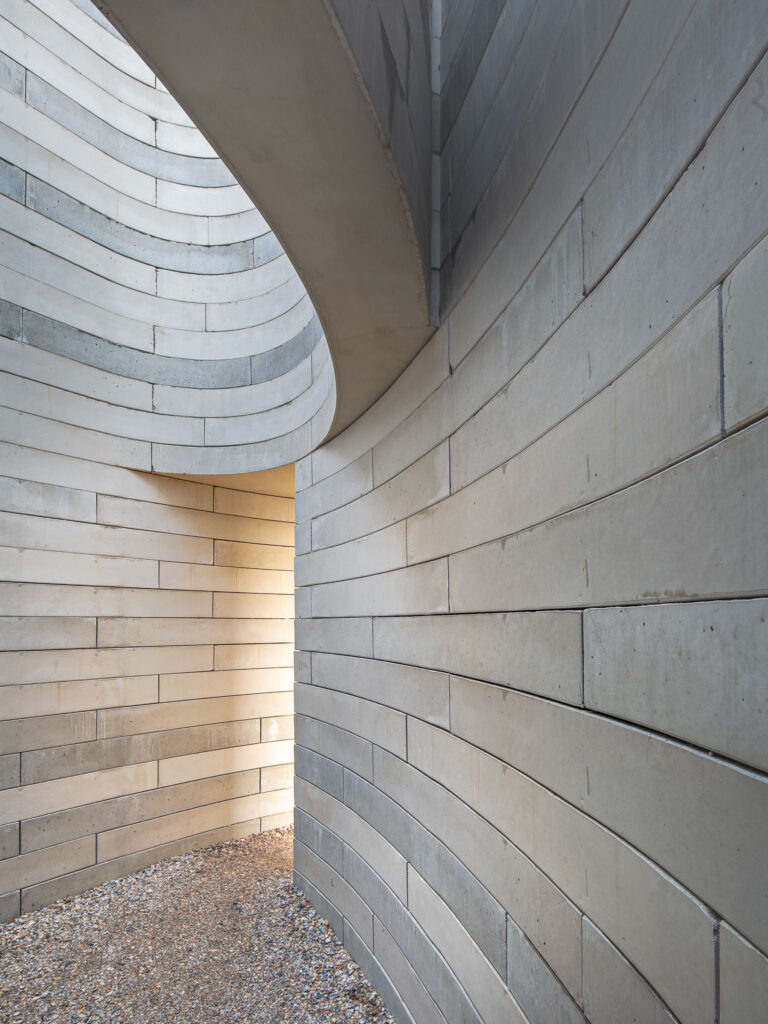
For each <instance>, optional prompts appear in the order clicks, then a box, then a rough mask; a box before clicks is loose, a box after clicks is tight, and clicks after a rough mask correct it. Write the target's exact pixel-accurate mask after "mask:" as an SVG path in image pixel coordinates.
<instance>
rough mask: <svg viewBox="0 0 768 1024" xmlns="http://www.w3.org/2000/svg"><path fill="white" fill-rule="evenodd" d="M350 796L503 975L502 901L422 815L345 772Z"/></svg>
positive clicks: (346, 791) (348, 800)
mask: <svg viewBox="0 0 768 1024" xmlns="http://www.w3.org/2000/svg"><path fill="white" fill-rule="evenodd" d="M374 778H375V774H374ZM344 800H345V802H346V803H347V804H348V805H349V806H350V807H352V809H353V810H354V811H356V813H357V814H359V815H360V817H361V818H364V819H365V820H366V821H367V822H368V823H369V824H370V825H372V826H373V827H374V828H375V829H376V830H377V832H380V833H381V835H383V836H384V837H385V838H386V839H388V840H389V842H390V843H391V844H392V845H393V846H394V847H395V848H396V849H398V850H399V851H400V852H401V853H402V855H403V856H404V857H405V859H406V860H407V861H408V862H409V863H410V864H413V866H414V867H415V868H416V870H417V871H419V873H420V874H422V875H423V877H424V878H425V879H426V880H427V881H428V882H429V884H430V885H431V886H432V888H433V889H434V890H435V892H437V893H438V894H439V895H440V896H442V898H443V899H444V900H445V901H446V903H447V904H448V906H449V907H450V908H451V910H453V912H454V913H455V914H456V916H457V917H458V918H459V920H460V921H461V922H462V924H463V925H464V927H465V928H466V929H467V931H468V932H469V934H470V935H471V936H472V937H473V938H474V940H475V942H477V944H478V946H479V947H480V949H481V950H482V951H483V953H484V954H485V955H486V957H487V958H488V959H489V960H490V962H491V963H492V964H493V965H494V966H495V968H496V970H497V971H498V972H499V974H500V975H503V974H504V972H505V970H506V967H505V963H504V949H505V946H506V939H505V929H506V918H505V914H504V910H503V908H502V906H501V904H500V903H499V902H498V901H497V900H496V899H494V897H493V896H491V894H490V893H489V892H488V890H487V889H486V888H485V887H484V886H482V885H481V884H480V883H479V882H478V881H477V879H476V878H475V877H474V875H472V874H471V872H470V871H469V870H468V869H467V868H466V867H465V866H464V865H463V864H462V863H461V861H460V860H459V859H458V858H457V857H456V856H454V854H452V853H451V852H450V850H449V849H448V847H447V846H445V845H444V844H443V843H441V842H440V841H439V840H438V839H436V838H435V837H434V836H433V835H432V834H431V833H430V832H428V831H427V829H426V828H424V826H423V825H421V824H419V822H418V821H417V820H416V818H414V817H412V815H410V814H408V813H407V812H406V811H405V810H403V809H402V808H401V807H399V806H398V804H396V803H395V801H394V800H392V799H391V798H390V797H388V796H386V795H385V794H384V793H383V792H381V791H379V790H378V789H373V788H372V787H371V786H369V785H368V784H367V783H366V782H364V781H363V780H362V779H360V778H358V777H357V776H353V775H351V774H350V773H349V772H346V773H345V780H344Z"/></svg>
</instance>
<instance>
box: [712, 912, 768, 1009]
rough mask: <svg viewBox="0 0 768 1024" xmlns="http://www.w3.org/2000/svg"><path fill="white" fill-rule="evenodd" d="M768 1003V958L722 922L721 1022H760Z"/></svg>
mask: <svg viewBox="0 0 768 1024" xmlns="http://www.w3.org/2000/svg"><path fill="white" fill-rule="evenodd" d="M766 1006H768V959H766V957H765V956H764V955H763V954H762V953H760V952H759V951H758V950H757V949H755V947H754V946H751V945H750V944H749V943H748V942H746V941H745V940H744V939H743V938H742V936H741V935H739V934H738V933H737V932H735V931H734V930H733V929H732V928H730V927H729V926H728V925H727V924H726V923H725V921H723V922H722V924H721V925H720V1022H721V1024H747V1021H759V1020H761V1019H762V1017H763V1016H764V1015H765V1008H766Z"/></svg>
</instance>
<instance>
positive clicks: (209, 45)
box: [99, 0, 432, 440]
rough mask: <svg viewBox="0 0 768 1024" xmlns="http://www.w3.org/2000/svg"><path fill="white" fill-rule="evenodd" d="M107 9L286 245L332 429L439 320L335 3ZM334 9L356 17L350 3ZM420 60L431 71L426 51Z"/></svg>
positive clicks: (118, 5) (176, 3)
mask: <svg viewBox="0 0 768 1024" xmlns="http://www.w3.org/2000/svg"><path fill="white" fill-rule="evenodd" d="M99 6H100V7H101V8H102V9H103V10H104V11H105V12H106V13H107V15H108V16H109V18H110V19H111V20H112V21H113V22H114V24H115V25H117V27H118V28H119V29H120V31H121V32H122V33H123V34H124V35H125V36H126V38H128V39H130V41H131V42H132V43H133V45H134V46H135V47H136V49H137V50H138V52H139V53H140V54H141V55H142V56H143V57H144V59H145V60H146V61H147V63H148V64H149V65H150V67H153V68H154V69H156V70H157V71H158V72H159V73H160V77H161V79H162V81H163V82H164V83H165V85H166V86H167V87H168V89H169V90H170V91H171V93H172V94H173V95H174V96H177V97H179V98H180V100H181V101H182V103H183V105H184V109H185V110H186V111H187V113H188V114H189V116H190V117H191V118H192V119H193V121H194V122H195V124H196V125H198V126H199V128H200V129H201V131H202V132H203V133H204V134H205V136H206V138H207V139H208V140H209V141H210V143H211V144H212V146H213V147H214V149H215V150H216V152H217V153H219V154H220V155H221V157H222V158H223V159H224V160H225V162H226V163H227V165H228V166H229V167H230V168H231V169H232V171H233V173H234V174H235V175H236V176H237V179H238V181H239V182H240V184H241V185H242V186H243V188H244V189H245V191H246V192H247V193H248V195H250V196H251V197H252V198H253V200H254V202H256V203H258V206H259V209H260V210H262V211H263V212H264V215H265V217H266V218H267V220H268V221H269V224H270V225H271V227H272V228H273V229H274V231H275V233H276V234H277V236H278V238H279V239H280V241H281V243H282V244H283V245H284V246H285V249H286V251H287V252H288V254H289V255H290V257H291V260H292V262H293V264H294V266H295V267H296V269H297V270H298V272H299V275H300V276H301V279H302V281H303V282H304V284H305V285H306V287H307V290H308V292H309V295H310V296H311V298H312V302H313V303H314V305H315V308H316V309H317V311H318V314H319V316H320V320H321V322H322V324H323V327H324V329H325V332H326V335H327V337H328V341H329V345H330V348H331V354H332V357H333V363H334V369H335V372H336V380H337V391H338V407H337V411H336V415H335V417H334V420H333V426H332V433H337V432H338V431H339V430H341V429H342V428H344V427H345V426H347V425H348V424H349V423H351V422H352V421H353V420H355V419H356V418H357V417H358V416H359V415H360V414H361V413H362V412H364V411H365V410H366V409H367V408H368V407H369V406H370V404H371V403H372V402H373V401H374V400H375V399H376V398H378V397H379V396H380V395H381V394H382V392H383V391H385V390H386V389H387V388H388V387H389V385H390V384H391V383H392V382H393V381H394V380H395V378H396V377H397V376H398V374H399V373H400V372H401V371H402V370H403V369H404V367H405V366H406V365H407V364H408V363H409V362H410V360H411V359H412V358H413V356H414V355H415V354H416V353H417V352H418V350H419V349H420V348H421V346H422V345H423V343H424V341H425V340H426V339H427V338H428V337H429V335H430V333H431V332H432V329H431V328H430V327H429V326H428V310H427V291H426V287H425V282H424V271H423V262H422V252H421V251H420V248H419V242H418V240H417V235H416V232H415V231H414V226H413V221H412V218H411V212H410V209H409V204H408V200H407V198H406V195H405V192H406V191H407V188H406V189H404V187H403V184H402V179H401V174H403V173H404V171H403V168H401V167H400V166H398V164H397V163H396V161H395V159H394V158H393V155H392V152H393V150H392V146H394V145H395V143H394V142H393V141H392V140H390V139H388V138H387V137H385V134H384V132H383V130H382V127H381V126H380V124H379V122H378V120H377V117H376V113H375V111H374V108H373V106H372V100H371V99H369V97H368V94H367V91H366V89H365V88H364V86H363V84H362V82H361V75H360V72H359V71H358V69H357V67H356V65H355V64H354V62H353V59H352V58H351V55H350V52H349V43H348V42H347V39H346V37H345V35H344V31H343V29H342V28H341V26H340V25H339V23H338V21H337V20H336V17H335V15H334V14H333V12H332V10H331V9H330V5H328V4H326V3H324V2H323V0H266V2H260V3H257V4H254V3H251V2H250V0H235V2H233V3H228V4H227V8H226V14H225V16H223V17H221V18H220V19H218V20H217V23H216V29H215V31H211V24H210V14H211V12H210V7H209V5H208V4H206V3H202V2H198V3H191V4H190V3H187V2H186V0H165V2H163V3H162V4H157V3H151V2H143V0H142V2H138V3H137V2H134V0H131V2H123V0H109V2H102V3H100V4H99ZM340 17H341V18H342V21H344V20H351V21H352V22H354V17H353V14H352V13H349V14H348V15H346V14H345V11H343V10H342V12H341V15H340ZM419 57H420V64H421V66H422V68H423V67H424V65H425V64H426V59H427V57H426V52H422V53H421V54H420V55H419ZM393 88H394V86H393ZM386 128H387V131H388V130H389V126H386ZM395 148H396V147H395ZM423 244H426V243H423ZM318 440H319V439H318Z"/></svg>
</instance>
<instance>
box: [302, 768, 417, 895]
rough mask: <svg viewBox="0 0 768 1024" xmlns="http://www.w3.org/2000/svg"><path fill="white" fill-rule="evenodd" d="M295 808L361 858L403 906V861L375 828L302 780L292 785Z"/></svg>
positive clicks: (404, 865)
mask: <svg viewBox="0 0 768 1024" xmlns="http://www.w3.org/2000/svg"><path fill="white" fill-rule="evenodd" d="M295 796H296V806H297V807H300V808H301V809H302V810H304V811H306V812H307V814H309V815H311V816H312V817H313V818H314V819H315V820H316V821H319V822H321V823H322V824H323V825H324V826H325V827H326V828H329V829H330V830H331V831H332V832H335V833H336V835H337V836H338V837H339V839H341V840H342V841H343V842H345V843H346V844H347V846H349V847H351V849H353V850H354V851H355V853H356V854H358V856H360V857H362V858H363V860H364V861H366V863H367V864H369V865H370V867H372V868H373V870H374V871H375V872H376V874H377V875H378V876H379V878H381V879H382V880H383V881H384V882H385V883H386V885H388V886H389V888H390V889H391V890H392V892H393V893H394V894H395V895H396V896H397V898H398V899H399V900H401V901H402V902H403V903H405V902H406V898H407V884H406V861H405V857H403V856H402V854H400V853H399V852H398V851H397V850H396V849H395V848H394V846H392V844H391V843H389V842H387V840H386V839H384V837H383V836H381V835H380V834H379V833H378V832H377V831H376V829H375V828H372V826H371V825H369V824H368V822H367V821H364V820H363V819H362V818H361V817H360V816H359V815H357V814H355V812H354V811H353V810H351V809H350V808H349V807H347V806H346V805H345V804H343V803H341V802H340V801H339V800H336V799H335V798H334V797H332V796H330V795H329V794H328V793H326V792H324V791H323V790H322V789H318V788H317V786H313V785H312V783H310V782H306V781H305V780H304V779H299V778H297V779H296V782H295Z"/></svg>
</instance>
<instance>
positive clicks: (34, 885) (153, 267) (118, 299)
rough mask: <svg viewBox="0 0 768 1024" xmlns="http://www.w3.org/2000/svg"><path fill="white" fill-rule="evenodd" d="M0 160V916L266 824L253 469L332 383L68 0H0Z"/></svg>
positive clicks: (287, 597)
mask: <svg viewBox="0 0 768 1024" xmlns="http://www.w3.org/2000/svg"><path fill="white" fill-rule="evenodd" d="M0 157H2V160H0V545H2V546H1V547H0V580H1V582H0V916H1V917H2V918H3V919H5V918H8V917H12V916H14V915H15V914H17V913H18V912H19V910H22V911H26V910H30V909H32V908H34V907H37V906H40V905H43V904H46V903H49V902H51V901H53V900H55V899H57V898H59V897H61V896H64V895H67V894H69V893H73V892H77V891H81V890H83V889H85V888H88V887H90V886H92V885H95V884H97V883H98V882H100V881H102V880H104V879H106V878H113V877H116V876H119V875H122V874H125V873H127V872H130V871H133V870H135V869H136V868H138V867H140V866H142V865H144V864H147V863H150V862H152V861H154V860H157V859H159V858H161V857H163V856H167V855H170V854H172V853H178V852H181V851H182V850H186V849H190V848H192V847H194V846H199V845H203V844H206V843H210V842H215V841H219V840H221V839H226V838H230V837H233V836H237V835H243V834H248V833H250V832H253V831H258V830H259V829H261V828H269V827H271V826H273V825H277V824H282V823H285V822H288V821H290V820H291V810H292V769H291V762H292V756H293V754H292V727H293V720H292V701H293V697H292V681H293V676H292V651H293V622H292V618H293V572H292V570H293V520H294V513H293V489H294V487H293V467H292V465H288V466H286V467H284V468H282V469H269V468H267V467H274V466H280V465H281V463H283V462H290V461H291V460H292V459H293V458H294V457H295V456H297V455H303V454H305V453H306V452H307V451H308V450H309V449H310V447H311V446H312V444H313V443H314V442H315V441H316V440H317V438H318V437H319V436H321V434H322V432H323V430H324V429H325V427H324V424H327V423H329V422H330V418H331V416H332V412H333V404H334V386H333V376H332V372H331V367H330V362H329V357H328V351H327V346H326V345H325V340H324V338H323V334H322V330H321V329H320V325H319V323H318V321H317V317H316V316H315V314H314V310H313V308H312V305H311V303H310V301H309V299H308V298H307V296H306V293H305V291H304V289H303V287H302V285H301V282H300V281H299V280H298V278H297V276H296V274H295V272H294V271H293V268H292V267H291V265H290V263H289V262H288V260H287V257H286V256H285V255H284V253H283V252H282V249H281V247H280V246H279V244H278V242H277V240H276V238H275V237H274V235H273V234H272V233H271V232H270V231H269V229H268V227H267V225H266V224H265V222H264V220H263V219H262V217H261V216H260V214H259V213H258V212H257V211H256V210H255V209H254V208H253V205H252V204H251V202H250V201H249V200H248V199H247V197H246V196H245V195H244V193H243V192H242V190H241V189H240V188H239V186H238V185H237V184H236V183H235V181H234V179H233V178H232V176H231V174H230V173H229V171H228V170H227V169H226V167H225V166H224V165H223V164H222V162H221V161H220V160H219V159H218V158H217V157H216V156H215V154H214V153H213V152H212V151H211V150H210V148H209V147H208V145H207V143H206V142H205V139H204V138H203V137H202V136H201V135H200V133H199V132H198V131H197V130H196V129H195V128H194V127H192V125H191V123H190V122H189V120H188V118H187V117H186V115H185V114H184V113H183V111H182V110H181V108H180V107H179V106H178V105H177V104H176V103H175V102H174V101H173V100H172V99H171V98H170V97H169V95H168V94H167V92H165V91H164V89H163V88H162V86H161V85H160V84H159V83H158V82H157V81H156V80H155V78H154V76H153V75H152V74H151V73H150V72H149V70H148V69H147V68H146V66H145V65H143V64H142V62H141V61H140V60H139V58H138V57H137V56H136V55H135V54H134V53H133V51H132V50H131V49H130V48H129V47H128V46H127V45H126V44H125V43H124V42H123V41H122V40H121V39H119V38H118V37H117V36H116V35H115V34H114V33H113V32H112V30H111V29H110V28H109V26H108V25H107V23H106V22H104V21H103V19H101V16H100V15H98V13H97V12H96V11H95V9H93V8H91V9H90V11H89V10H88V5H86V4H83V5H82V9H81V8H80V6H79V5H76V4H74V3H72V2H70V0H40V2H39V3H31V2H28V0H10V2H8V3H5V4H3V5H2V8H1V9H0ZM259 469H261V470H263V471H262V472H260V473H257V474H254V473H247V474H244V475H239V476H238V475H234V476H233V475H229V474H233V473H240V472H241V471H244V470H259ZM148 470H155V471H157V470H162V471H164V472H166V473H169V472H170V473H192V474H194V473H208V474H211V473H212V474H219V475H214V476H206V477H203V478H199V477H198V478H197V479H191V478H189V479H174V478H171V477H169V476H166V475H158V474H157V473H155V474H151V473H149V472H146V471H148ZM220 474H227V475H226V476H221V475H220Z"/></svg>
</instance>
